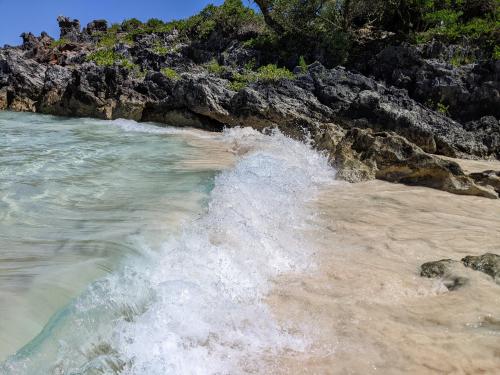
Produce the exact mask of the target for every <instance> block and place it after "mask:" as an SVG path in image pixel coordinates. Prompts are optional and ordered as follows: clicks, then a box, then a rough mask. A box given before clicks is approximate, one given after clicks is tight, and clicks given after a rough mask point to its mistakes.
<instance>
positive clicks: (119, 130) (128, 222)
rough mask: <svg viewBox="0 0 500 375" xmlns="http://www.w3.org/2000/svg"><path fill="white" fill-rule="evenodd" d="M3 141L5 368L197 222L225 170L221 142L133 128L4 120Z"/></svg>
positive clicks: (1, 116) (0, 295) (0, 125)
mask: <svg viewBox="0 0 500 375" xmlns="http://www.w3.org/2000/svg"><path fill="white" fill-rule="evenodd" d="M0 132H1V134H2V135H1V137H0V359H2V358H3V357H5V356H6V355H8V354H13V353H14V352H15V350H17V349H19V348H20V347H21V346H22V345H23V344H25V343H27V342H28V341H29V340H30V339H31V338H33V337H34V336H35V335H36V334H37V333H38V332H39V331H40V330H41V329H42V327H43V326H44V325H45V324H46V322H47V320H48V318H49V317H50V316H51V315H52V314H53V313H54V312H55V311H56V310H57V309H59V308H61V307H62V306H64V305H65V304H66V303H68V302H69V300H70V299H71V298H73V297H75V296H76V295H78V294H79V293H80V292H82V291H83V290H84V288H85V287H86V286H87V285H88V283H89V282H90V281H93V280H95V279H96V278H98V277H100V276H103V275H105V274H108V273H110V272H113V270H115V269H116V266H117V265H118V264H120V261H121V260H122V259H125V258H127V257H129V256H132V255H141V254H142V253H143V252H144V251H146V250H147V249H148V248H152V249H155V248H158V246H159V245H160V244H161V242H162V241H163V239H164V238H165V237H167V236H168V235H169V234H172V233H175V232H176V231H178V230H179V226H180V223H181V222H182V221H183V220H186V219H189V218H192V217H193V216H194V215H198V214H199V213H200V212H201V207H202V206H203V205H205V204H206V200H207V197H208V193H209V191H210V190H211V188H212V184H213V178H214V176H215V173H216V171H217V170H218V169H221V168H223V167H224V166H225V164H224V163H226V164H227V161H228V157H227V156H225V154H227V152H225V153H224V152H223V150H222V151H221V152H218V153H217V149H218V146H217V144H216V143H215V142H212V144H205V145H204V147H201V146H199V145H198V146H197V145H195V144H193V139H195V138H196V137H194V136H192V135H191V136H190V135H189V133H188V132H185V133H180V132H178V131H175V130H173V129H160V128H157V127H154V126H148V125H138V124H135V123H134V122H128V121H114V122H109V123H107V122H104V121H96V120H87V119H78V120H75V119H58V118H55V117H49V116H39V115H30V114H14V113H0ZM190 142H191V143H190ZM210 149H212V153H214V150H213V149H215V151H216V152H215V154H214V159H215V158H216V157H217V154H219V156H220V160H219V161H218V165H215V164H214V165H213V166H208V165H205V164H206V161H204V160H203V159H205V156H206V154H207V152H209V151H210Z"/></svg>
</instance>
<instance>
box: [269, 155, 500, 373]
mask: <svg viewBox="0 0 500 375" xmlns="http://www.w3.org/2000/svg"><path fill="white" fill-rule="evenodd" d="M460 163H461V164H463V167H464V168H465V169H466V170H467V171H471V172H472V171H477V170H484V169H488V168H489V169H494V168H498V166H499V163H495V162H484V161H481V162H474V161H464V162H462V161H460ZM313 205H314V208H315V209H316V210H317V211H318V216H317V217H315V218H313V219H312V221H313V222H314V224H315V226H316V229H315V230H313V231H312V232H310V233H308V234H307V235H309V236H310V238H311V241H312V242H313V243H315V248H316V249H317V252H316V253H315V256H314V258H315V261H316V263H317V269H316V270H314V271H312V272H310V273H309V274H308V275H303V274H297V275H292V276H287V277H282V278H281V279H280V280H278V281H277V282H276V285H275V288H274V292H273V293H272V294H271V295H270V296H269V297H268V303H269V305H270V306H271V307H272V309H273V311H274V313H275V314H276V317H277V319H278V320H279V321H280V322H281V324H282V325H283V326H284V327H288V329H290V330H291V331H292V332H294V333H295V334H296V335H299V336H301V335H304V336H305V337H306V340H309V342H310V346H309V348H308V349H307V350H306V351H304V352H302V353H297V352H293V353H292V352H290V353H287V354H285V355H284V356H283V357H281V358H280V359H278V360H276V358H273V359H269V360H270V361H271V362H272V363H273V364H272V367H273V368H274V372H275V373H283V374H371V373H377V374H401V373H405V374H408V373H410V374H427V373H436V374H499V373H500V285H496V284H495V283H494V282H493V281H492V279H491V278H490V277H489V276H487V275H485V274H483V273H480V272H475V271H472V270H468V269H465V268H463V270H460V272H461V273H462V274H463V275H464V276H466V277H468V278H470V282H469V284H468V285H466V286H465V287H463V288H462V289H459V290H456V291H453V292H449V291H448V290H447V289H446V287H445V286H444V285H443V284H442V282H441V281H440V280H432V279H426V278H421V277H420V276H419V272H420V265H421V264H422V263H424V262H427V261H434V260H440V259H443V258H452V259H456V260H460V259H461V258H462V257H464V256H466V255H480V254H483V253H486V252H494V253H497V254H498V253H500V200H497V201H495V200H490V199H484V198H478V197H465V196H458V195H452V194H448V193H445V192H441V191H438V190H432V189H427V188H420V187H409V186H404V185H398V184H390V183H385V182H381V181H372V182H366V183H360V184H354V185H350V184H344V183H339V184H338V185H336V186H333V187H331V188H329V189H328V190H327V191H323V192H322V193H321V194H320V197H319V199H318V200H316V201H315V202H314V203H313Z"/></svg>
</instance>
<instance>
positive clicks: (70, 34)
mask: <svg viewBox="0 0 500 375" xmlns="http://www.w3.org/2000/svg"><path fill="white" fill-rule="evenodd" d="M57 22H58V24H59V28H60V30H61V34H60V38H61V39H67V40H70V41H72V42H77V41H78V40H79V37H80V21H78V20H76V19H73V20H72V19H71V18H69V17H65V16H59V17H57Z"/></svg>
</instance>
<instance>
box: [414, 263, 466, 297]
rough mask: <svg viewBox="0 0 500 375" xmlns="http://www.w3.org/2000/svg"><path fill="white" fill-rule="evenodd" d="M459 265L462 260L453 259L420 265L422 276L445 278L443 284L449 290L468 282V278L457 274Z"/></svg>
mask: <svg viewBox="0 0 500 375" xmlns="http://www.w3.org/2000/svg"><path fill="white" fill-rule="evenodd" d="M457 265H460V262H458V261H456V260H452V259H442V260H439V261H436V262H427V263H424V264H422V266H421V267H420V276H422V277H428V278H438V277H440V278H443V284H444V285H445V286H446V287H447V288H448V290H456V289H458V288H460V287H462V286H464V285H466V284H467V283H468V279H467V278H466V277H463V276H461V275H459V274H457Z"/></svg>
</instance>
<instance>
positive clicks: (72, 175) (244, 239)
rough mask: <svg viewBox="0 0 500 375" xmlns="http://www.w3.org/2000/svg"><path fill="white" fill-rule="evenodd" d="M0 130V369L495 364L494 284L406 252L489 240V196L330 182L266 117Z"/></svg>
mask: <svg viewBox="0 0 500 375" xmlns="http://www.w3.org/2000/svg"><path fill="white" fill-rule="evenodd" d="M0 131H1V132H2V136H1V137H0V239H1V242H0V359H4V358H7V359H6V360H5V361H4V362H3V363H0V374H2V375H4V374H5V375H18V374H21V375H24V374H26V375H38V374H44V375H45V374H58V375H61V374H64V375H67V374H68V375H69V374H71V375H76V374H81V375H91V374H92V375H93V374H109V375H111V374H126V375H132V374H134V375H136V374H141V375H142V374H148V375H150V374H151V375H157V374H158V375H160V374H161V375H164V374H304V373H311V374H401V373H405V374H407V373H411V374H427V373H430V374H441V373H453V374H454V373H457V374H462V373H464V374H476V373H477V374H495V373H498V369H499V368H500V349H499V348H500V345H499V343H500V315H499V312H500V285H499V284H497V283H495V282H494V281H493V280H492V279H491V278H490V277H489V276H487V275H485V274H482V273H479V272H475V271H472V270H469V269H465V268H463V267H462V268H459V269H458V271H457V272H459V273H460V276H462V277H465V278H467V279H468V282H467V283H466V284H465V285H464V286H463V287H462V288H460V289H458V290H455V291H448V290H447V288H446V287H445V285H444V283H443V280H440V279H425V278H421V277H420V276H419V266H420V265H421V264H422V263H424V262H427V261H434V260H439V259H443V258H452V259H456V260H460V259H461V258H462V257H463V256H465V255H480V254H483V253H486V252H493V253H499V251H500V248H499V244H500V201H495V200H489V199H485V198H479V197H464V196H457V195H452V194H448V193H445V192H441V191H437V190H432V189H426V188H419V187H408V186H403V185H396V184H389V183H384V182H380V181H372V182H367V183H360V184H354V185H350V184H347V183H341V182H338V181H335V179H334V177H335V171H334V170H333V169H332V168H331V167H330V166H329V165H328V162H327V159H326V158H325V156H324V155H320V154H318V153H316V152H314V151H313V150H311V149H310V147H308V146H307V145H304V144H301V143H299V142H296V141H293V140H290V139H288V138H286V137H284V136H283V135H281V134H279V133H274V134H272V135H262V134H260V133H257V132H255V131H253V130H249V129H232V130H229V131H225V132H223V133H220V134H213V133H206V132H201V131H195V130H190V129H174V128H168V127H167V128H160V127H157V126H154V125H152V124H138V123H135V122H133V121H123V120H117V121H97V120H89V119H58V118H54V117H50V116H39V115H30V114H13V113H0ZM497 165H498V164H495V163H490V162H472V161H469V162H467V163H466V165H465V167H466V168H467V169H468V170H482V169H489V168H490V166H491V168H496V167H497ZM7 356H8V357H7Z"/></svg>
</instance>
